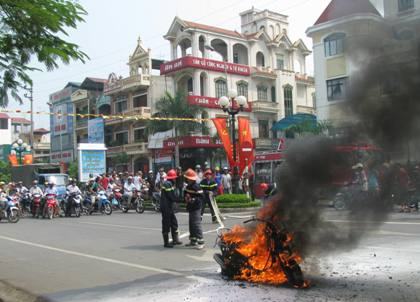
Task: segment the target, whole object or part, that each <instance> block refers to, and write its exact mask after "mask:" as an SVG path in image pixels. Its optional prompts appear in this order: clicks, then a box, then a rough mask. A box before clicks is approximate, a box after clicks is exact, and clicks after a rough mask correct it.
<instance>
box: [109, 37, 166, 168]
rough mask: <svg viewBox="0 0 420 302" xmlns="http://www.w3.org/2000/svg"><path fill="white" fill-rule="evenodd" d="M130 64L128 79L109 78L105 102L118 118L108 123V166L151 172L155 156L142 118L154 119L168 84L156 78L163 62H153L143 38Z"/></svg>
mask: <svg viewBox="0 0 420 302" xmlns="http://www.w3.org/2000/svg"><path fill="white" fill-rule="evenodd" d="M128 65H129V70H130V73H129V76H128V77H125V78H123V77H121V76H120V77H117V76H116V75H115V74H114V73H112V74H111V75H110V76H109V78H108V82H107V84H106V86H105V89H104V97H105V98H108V99H107V100H105V99H103V100H101V102H106V103H107V104H109V107H107V108H108V109H107V110H109V112H110V114H111V115H112V116H117V117H115V118H114V119H111V120H109V119H107V120H106V121H105V143H106V145H107V148H108V151H107V166H108V168H109V169H117V170H128V171H138V170H143V171H147V170H148V169H149V168H150V167H151V161H152V154H151V151H149V149H148V133H147V131H146V120H143V119H141V117H143V118H148V117H150V116H151V105H152V104H153V103H154V102H155V101H156V100H158V99H159V98H160V97H162V96H163V94H164V93H165V91H166V88H167V87H168V83H165V79H164V78H163V77H160V76H155V75H152V69H154V68H155V67H156V66H159V62H158V61H157V60H152V58H151V50H150V49H146V48H145V47H144V46H143V44H142V41H141V39H140V38H139V39H138V43H137V46H136V49H135V50H134V52H133V54H132V55H131V56H130V57H129V62H128ZM169 85H170V84H169ZM168 88H170V86H169V87H168Z"/></svg>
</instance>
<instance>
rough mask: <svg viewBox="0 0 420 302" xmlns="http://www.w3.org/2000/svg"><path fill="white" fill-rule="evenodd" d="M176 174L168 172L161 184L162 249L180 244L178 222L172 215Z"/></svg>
mask: <svg viewBox="0 0 420 302" xmlns="http://www.w3.org/2000/svg"><path fill="white" fill-rule="evenodd" d="M176 178H177V174H176V171H175V170H173V169H172V170H169V171H168V174H167V175H166V180H165V181H163V183H162V188H161V201H160V210H161V212H162V235H163V243H164V245H163V246H164V247H166V248H172V247H174V245H178V244H182V242H181V241H179V233H178V221H177V219H176V216H175V213H174V207H175V202H176V201H177V197H176V195H175V180H176ZM169 231H170V232H171V234H172V243H169Z"/></svg>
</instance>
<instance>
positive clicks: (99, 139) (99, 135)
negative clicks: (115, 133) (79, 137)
mask: <svg viewBox="0 0 420 302" xmlns="http://www.w3.org/2000/svg"><path fill="white" fill-rule="evenodd" d="M104 135H105V134H104V120H103V118H101V117H99V118H95V119H91V120H89V121H88V142H89V143H90V144H103V143H104Z"/></svg>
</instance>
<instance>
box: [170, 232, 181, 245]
mask: <svg viewBox="0 0 420 302" xmlns="http://www.w3.org/2000/svg"><path fill="white" fill-rule="evenodd" d="M172 244H173V245H180V244H182V241H180V240H179V233H178V231H175V232H172Z"/></svg>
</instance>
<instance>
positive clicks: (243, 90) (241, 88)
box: [236, 81, 248, 99]
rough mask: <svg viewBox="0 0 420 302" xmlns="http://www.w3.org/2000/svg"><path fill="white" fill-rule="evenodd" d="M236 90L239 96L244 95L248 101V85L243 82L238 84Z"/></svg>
mask: <svg viewBox="0 0 420 302" xmlns="http://www.w3.org/2000/svg"><path fill="white" fill-rule="evenodd" d="M236 90H237V91H238V95H243V96H244V97H246V98H247V99H248V83H247V82H244V81H241V82H238V84H236Z"/></svg>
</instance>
